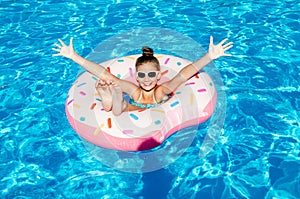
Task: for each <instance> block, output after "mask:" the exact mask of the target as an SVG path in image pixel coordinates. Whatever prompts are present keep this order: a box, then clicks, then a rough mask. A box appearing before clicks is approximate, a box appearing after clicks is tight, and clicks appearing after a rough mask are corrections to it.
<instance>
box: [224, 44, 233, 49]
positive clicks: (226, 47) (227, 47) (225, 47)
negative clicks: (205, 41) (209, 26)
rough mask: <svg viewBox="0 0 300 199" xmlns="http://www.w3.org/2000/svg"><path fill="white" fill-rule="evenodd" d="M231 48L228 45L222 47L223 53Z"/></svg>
mask: <svg viewBox="0 0 300 199" xmlns="http://www.w3.org/2000/svg"><path fill="white" fill-rule="evenodd" d="M232 47H233V45H232V44H230V45H226V46H223V49H224V51H226V50H229V49H230V48H232Z"/></svg>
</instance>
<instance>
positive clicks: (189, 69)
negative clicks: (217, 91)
mask: <svg viewBox="0 0 300 199" xmlns="http://www.w3.org/2000/svg"><path fill="white" fill-rule="evenodd" d="M227 40H228V39H227V38H226V39H223V40H222V41H221V42H220V43H218V44H217V45H214V41H213V37H212V36H210V43H209V49H208V53H206V54H205V55H204V56H203V57H201V58H200V59H199V60H197V61H196V62H194V63H191V64H189V65H187V66H185V67H184V68H182V69H181V70H180V71H179V73H178V74H177V75H176V76H175V77H174V78H173V79H171V80H170V81H168V82H165V83H163V84H162V85H161V86H162V89H163V92H164V93H165V94H169V93H171V92H173V91H174V90H175V89H176V88H177V87H178V86H180V85H181V84H183V83H185V82H186V81H187V80H188V79H190V78H191V77H193V76H194V75H195V74H196V73H197V72H198V71H199V70H201V69H202V68H204V67H205V66H206V65H207V64H209V63H210V62H211V61H212V60H214V59H217V58H219V57H222V56H231V54H227V53H225V51H226V50H229V49H230V48H232V47H233V42H229V43H226V44H225V42H226V41H227Z"/></svg>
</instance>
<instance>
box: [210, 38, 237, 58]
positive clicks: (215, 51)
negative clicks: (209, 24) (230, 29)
mask: <svg viewBox="0 0 300 199" xmlns="http://www.w3.org/2000/svg"><path fill="white" fill-rule="evenodd" d="M227 40H228V38H225V39H223V40H222V41H221V42H220V43H218V44H217V45H214V38H213V36H210V42H209V49H208V54H209V57H210V59H212V60H214V59H217V58H219V57H221V56H232V55H231V54H226V53H225V51H226V50H229V49H230V48H232V47H233V42H229V43H226V44H224V43H225V42H226V41H227ZM223 44H224V45H223Z"/></svg>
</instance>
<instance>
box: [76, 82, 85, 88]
mask: <svg viewBox="0 0 300 199" xmlns="http://www.w3.org/2000/svg"><path fill="white" fill-rule="evenodd" d="M84 85H86V82H83V83H81V84H78V85H77V88H79V87H82V86H84Z"/></svg>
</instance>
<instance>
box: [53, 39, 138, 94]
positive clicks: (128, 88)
mask: <svg viewBox="0 0 300 199" xmlns="http://www.w3.org/2000/svg"><path fill="white" fill-rule="evenodd" d="M58 41H59V43H60V44H58V43H55V46H56V47H57V48H52V50H54V51H56V52H58V53H57V54H53V56H63V57H66V58H69V59H71V60H73V61H74V62H76V63H77V64H79V65H80V66H82V67H83V68H85V69H86V70H87V71H89V72H90V73H92V74H93V75H95V76H96V77H98V78H99V79H102V80H104V81H107V80H111V81H113V82H117V83H119V84H120V86H121V88H122V90H123V92H126V93H128V94H132V93H133V92H134V91H136V90H137V86H136V85H135V84H133V83H131V82H128V81H126V80H121V79H119V78H117V77H116V76H114V75H113V74H111V73H110V72H108V71H107V70H106V69H105V67H103V66H101V65H100V64H97V63H95V62H92V61H90V60H87V59H85V58H83V57H81V56H80V55H78V54H77V53H76V52H75V51H74V47H73V38H71V39H70V45H69V46H67V45H66V44H65V43H64V42H63V41H62V40H61V39H58Z"/></svg>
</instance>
